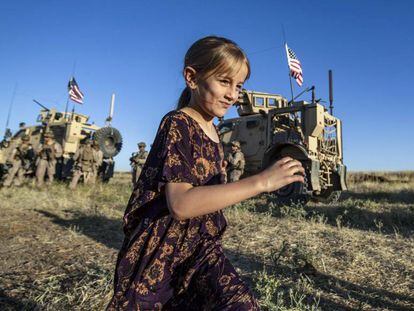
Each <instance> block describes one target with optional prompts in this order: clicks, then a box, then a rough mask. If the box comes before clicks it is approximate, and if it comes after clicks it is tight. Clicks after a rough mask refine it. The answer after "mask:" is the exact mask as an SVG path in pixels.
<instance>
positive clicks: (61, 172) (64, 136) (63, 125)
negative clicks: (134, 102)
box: [0, 96, 122, 181]
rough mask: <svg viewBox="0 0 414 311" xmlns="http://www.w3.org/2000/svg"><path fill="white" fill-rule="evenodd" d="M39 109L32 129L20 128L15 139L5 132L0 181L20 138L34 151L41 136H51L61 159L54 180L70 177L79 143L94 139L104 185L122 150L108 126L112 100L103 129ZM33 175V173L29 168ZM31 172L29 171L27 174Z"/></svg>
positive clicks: (81, 119) (73, 116)
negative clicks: (27, 140)
mask: <svg viewBox="0 0 414 311" xmlns="http://www.w3.org/2000/svg"><path fill="white" fill-rule="evenodd" d="M35 102H36V103H37V104H39V105H40V106H41V107H42V109H41V110H40V114H39V115H38V117H37V122H38V123H39V124H37V125H32V126H25V125H24V126H23V127H21V128H20V129H19V130H18V131H17V132H16V133H15V134H14V135H11V134H10V131H6V133H7V135H5V137H4V139H3V141H2V142H1V143H0V177H1V173H3V175H4V173H5V172H6V171H7V160H8V158H9V154H10V152H11V151H12V150H13V148H14V146H16V145H17V144H18V143H19V142H20V141H21V137H22V136H23V135H28V136H29V137H30V143H31V145H32V147H33V149H34V150H36V149H37V147H38V145H39V144H40V143H41V142H43V134H44V133H46V132H52V133H53V134H54V137H55V140H56V141H57V142H59V143H60V144H61V145H62V148H63V157H62V159H61V161H59V162H58V163H57V167H56V175H57V176H56V177H57V178H59V179H66V178H68V177H70V176H71V171H72V167H73V164H74V161H73V159H72V158H73V155H74V154H75V152H76V150H77V149H78V148H79V145H80V143H81V141H82V140H84V139H85V138H92V139H94V140H95V141H96V142H97V143H98V144H99V147H100V150H101V151H102V153H103V155H104V163H103V165H102V167H101V172H99V175H100V177H101V179H102V180H103V181H108V180H109V178H111V177H112V175H113V168H114V161H113V157H115V156H116V155H117V154H118V153H119V152H120V151H121V148H122V136H121V133H120V132H119V131H118V130H117V129H116V128H114V127H112V126H111V124H110V122H111V120H112V113H113V104H114V96H113V97H112V101H111V110H110V115H109V117H108V118H107V119H106V125H105V126H104V127H100V126H97V125H96V124H93V123H88V120H89V117H88V116H86V115H83V114H80V113H75V112H73V111H72V112H59V111H57V110H56V109H48V108H46V107H45V106H43V105H42V104H40V103H39V102H37V101H35ZM31 171H32V173H34V169H33V168H32V170H31ZM29 172H30V171H29Z"/></svg>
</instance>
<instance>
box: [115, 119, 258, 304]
mask: <svg viewBox="0 0 414 311" xmlns="http://www.w3.org/2000/svg"><path fill="white" fill-rule="evenodd" d="M222 161H223V150H222V146H221V144H220V143H216V142H214V141H213V140H211V139H210V138H209V137H208V136H207V135H206V134H205V133H204V132H203V130H202V129H201V127H200V125H199V124H198V123H197V122H196V121H195V120H194V119H192V118H191V117H190V116H189V115H187V114H186V113H185V112H182V111H171V112H169V113H168V114H167V115H165V116H164V118H163V119H162V121H161V124H160V126H159V129H158V132H157V135H156V138H155V140H154V143H153V145H152V148H151V151H150V153H149V155H148V158H147V161H146V163H145V165H144V167H143V170H142V173H141V176H140V178H139V180H138V182H137V184H136V186H135V188H134V191H133V193H132V195H131V198H130V200H129V202H128V206H127V208H126V211H125V215H124V219H123V220H124V233H125V239H124V242H123V245H122V248H121V250H120V252H119V254H118V260H117V264H116V269H115V278H114V294H113V297H112V299H111V301H110V303H109V305H108V307H107V310H180V311H181V310H259V307H258V305H257V302H256V300H255V299H254V297H253V295H252V294H251V292H250V291H249V289H248V287H247V286H246V285H245V284H244V283H243V281H242V280H241V279H240V277H239V276H238V274H237V272H236V270H235V269H234V267H233V266H232V265H231V264H230V262H229V260H228V259H227V258H226V257H225V255H224V253H223V249H222V245H221V237H222V235H223V233H224V231H225V229H226V225H227V224H226V219H225V218H224V215H223V213H222V211H217V212H214V213H211V214H207V215H203V216H198V217H194V218H191V219H187V220H181V221H179V220H175V219H174V218H173V217H172V216H171V214H170V213H169V210H168V206H167V202H166V197H165V191H164V188H165V185H166V183H168V182H176V183H179V182H185V183H189V184H191V185H193V186H194V187H197V186H203V185H214V184H219V183H223V182H224V174H225V173H224V171H223V169H222ZM194 208H197V206H194Z"/></svg>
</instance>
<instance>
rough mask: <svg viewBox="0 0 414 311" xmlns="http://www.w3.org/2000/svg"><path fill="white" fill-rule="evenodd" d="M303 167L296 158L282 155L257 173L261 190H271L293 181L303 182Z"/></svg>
mask: <svg viewBox="0 0 414 311" xmlns="http://www.w3.org/2000/svg"><path fill="white" fill-rule="evenodd" d="M304 175H305V169H304V168H303V166H302V163H300V162H299V161H298V160H295V159H292V158H291V157H284V158H282V159H280V160H279V161H276V162H275V163H274V164H272V165H271V166H269V167H268V168H266V169H265V170H264V171H263V172H261V173H259V174H258V177H259V178H260V185H261V189H262V192H272V191H275V190H278V189H280V188H282V187H284V186H286V185H288V184H290V183H293V182H297V181H299V182H302V183H303V182H304Z"/></svg>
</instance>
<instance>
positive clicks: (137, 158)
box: [129, 142, 148, 185]
mask: <svg viewBox="0 0 414 311" xmlns="http://www.w3.org/2000/svg"><path fill="white" fill-rule="evenodd" d="M146 146H147V145H146V144H145V143H144V142H140V143H138V152H134V153H133V154H132V156H131V157H130V158H129V161H130V162H131V167H132V184H133V185H135V183H136V182H137V181H138V178H139V175H140V174H141V171H142V167H143V166H144V164H145V161H146V160H147V157H148V152H147V151H146V150H145V147H146Z"/></svg>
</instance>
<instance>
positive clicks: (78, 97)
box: [68, 77, 83, 104]
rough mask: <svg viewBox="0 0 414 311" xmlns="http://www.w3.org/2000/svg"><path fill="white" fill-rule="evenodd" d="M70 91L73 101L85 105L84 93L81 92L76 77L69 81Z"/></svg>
mask: <svg viewBox="0 0 414 311" xmlns="http://www.w3.org/2000/svg"><path fill="white" fill-rule="evenodd" d="M68 91H69V97H70V99H71V100H73V101H74V102H77V103H78V104H83V93H82V92H81V91H80V89H79V86H78V84H77V83H76V80H75V78H74V77H72V78H71V79H70V80H69V83H68Z"/></svg>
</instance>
